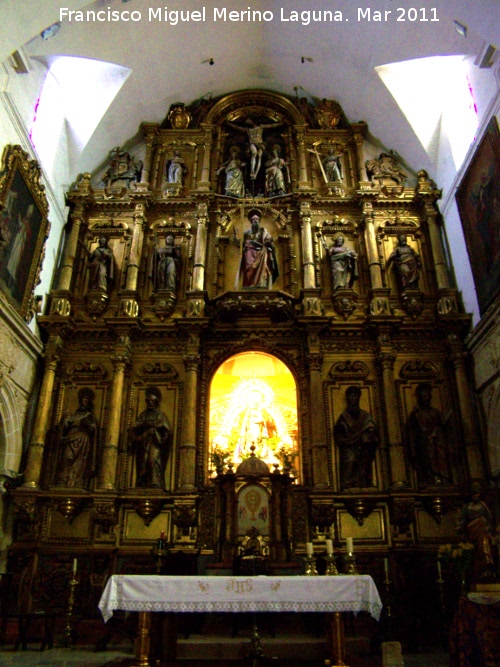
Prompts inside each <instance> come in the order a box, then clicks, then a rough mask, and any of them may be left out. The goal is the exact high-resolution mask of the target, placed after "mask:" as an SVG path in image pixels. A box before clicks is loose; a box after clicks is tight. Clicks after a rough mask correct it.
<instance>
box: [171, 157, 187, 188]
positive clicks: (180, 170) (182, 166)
mask: <svg viewBox="0 0 500 667" xmlns="http://www.w3.org/2000/svg"><path fill="white" fill-rule="evenodd" d="M186 173H187V167H186V163H185V161H184V160H183V159H182V158H181V154H180V153H179V151H174V155H173V157H171V158H170V160H169V161H168V162H167V182H168V183H177V184H178V185H182V184H183V183H184V175H185V174H186Z"/></svg>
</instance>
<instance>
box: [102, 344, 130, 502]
mask: <svg viewBox="0 0 500 667" xmlns="http://www.w3.org/2000/svg"><path fill="white" fill-rule="evenodd" d="M121 342H122V343H123V344H124V347H125V348H128V343H129V341H128V338H126V337H125V338H124V339H122V341H121ZM118 352H119V353H118V354H116V355H115V356H114V357H113V358H112V360H111V361H112V363H113V383H112V385H111V396H110V400H109V419H108V429H107V431H106V439H105V441H104V448H103V452H102V462H101V476H100V480H99V490H100V491H112V490H114V489H115V488H116V464H117V461H118V443H119V439H120V421H121V414H122V405H123V385H124V381H125V371H126V369H127V366H128V363H129V355H128V350H119V351H118ZM120 352H121V354H120Z"/></svg>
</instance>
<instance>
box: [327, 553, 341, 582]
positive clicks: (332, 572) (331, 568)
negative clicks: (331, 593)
mask: <svg viewBox="0 0 500 667" xmlns="http://www.w3.org/2000/svg"><path fill="white" fill-rule="evenodd" d="M325 560H326V570H325V575H327V576H329V577H334V576H336V575H338V573H339V571H338V570H337V564H336V562H335V561H336V558H335V556H334V555H333V554H327V555H326V556H325Z"/></svg>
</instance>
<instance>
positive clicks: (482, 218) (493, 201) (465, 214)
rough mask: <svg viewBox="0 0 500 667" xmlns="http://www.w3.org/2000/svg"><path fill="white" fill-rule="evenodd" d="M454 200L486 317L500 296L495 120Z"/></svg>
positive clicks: (499, 154) (499, 136)
mask: <svg viewBox="0 0 500 667" xmlns="http://www.w3.org/2000/svg"><path fill="white" fill-rule="evenodd" d="M455 196H456V201H457V205H458V211H459V214H460V220H461V223H462V228H463V232H464V236H465V243H466V246H467V252H468V254H469V259H470V263H471V268H472V275H473V278H474V283H475V287H476V293H477V300H478V303H479V311H480V313H481V315H483V314H484V313H485V311H486V310H487V308H488V307H489V306H490V305H491V304H492V302H493V301H494V299H495V297H496V296H497V295H498V293H499V292H500V131H499V127H498V121H497V119H496V117H495V116H493V117H492V119H491V120H490V122H489V123H488V127H487V128H486V132H485V133H484V136H483V137H482V139H481V141H480V142H479V144H478V146H477V149H476V152H475V154H474V156H473V158H472V160H471V162H470V164H469V167H468V168H467V171H466V173H465V176H464V177H463V179H462V182H461V183H460V185H459V187H458V188H457V192H456V195H455Z"/></svg>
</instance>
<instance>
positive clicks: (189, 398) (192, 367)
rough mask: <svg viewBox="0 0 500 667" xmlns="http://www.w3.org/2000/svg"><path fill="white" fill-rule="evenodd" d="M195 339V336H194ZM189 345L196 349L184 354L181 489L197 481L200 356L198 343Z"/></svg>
mask: <svg viewBox="0 0 500 667" xmlns="http://www.w3.org/2000/svg"><path fill="white" fill-rule="evenodd" d="M193 339H194V337H193ZM193 343H194V341H192V344H191V345H190V346H189V347H191V348H194V347H196V352H195V351H194V349H191V350H189V351H188V354H187V355H185V356H184V358H183V361H184V367H185V369H186V380H185V384H184V408H183V415H182V438H181V446H180V452H179V486H178V489H179V490H180V491H190V490H192V489H194V488H195V482H196V419H195V415H196V404H197V401H196V398H197V391H198V366H199V364H200V356H199V354H198V352H197V348H198V344H197V343H196V345H193Z"/></svg>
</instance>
